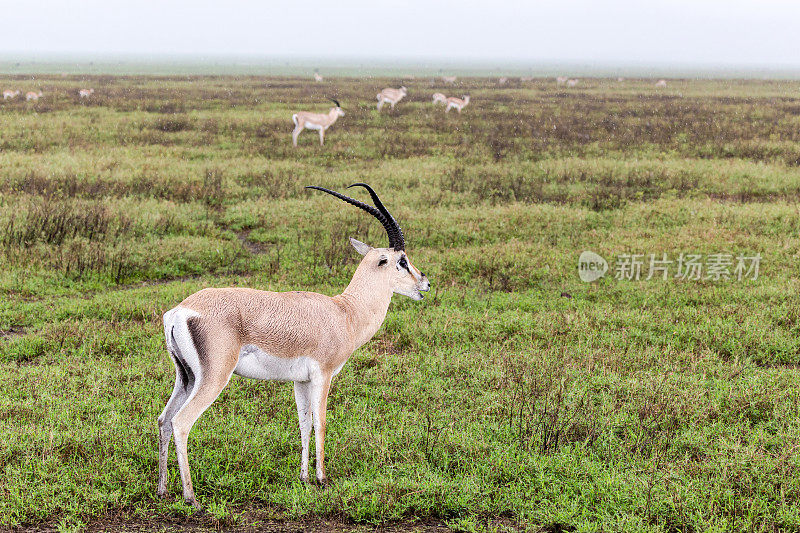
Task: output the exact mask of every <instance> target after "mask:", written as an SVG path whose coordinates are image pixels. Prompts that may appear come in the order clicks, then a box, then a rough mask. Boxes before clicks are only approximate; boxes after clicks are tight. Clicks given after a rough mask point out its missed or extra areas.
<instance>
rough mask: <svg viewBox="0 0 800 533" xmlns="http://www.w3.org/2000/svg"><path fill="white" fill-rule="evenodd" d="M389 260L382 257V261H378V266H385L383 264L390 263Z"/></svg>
mask: <svg viewBox="0 0 800 533" xmlns="http://www.w3.org/2000/svg"><path fill="white" fill-rule="evenodd" d="M388 262H389V260H388V259H386V258H385V257H381V260H380V261H378V266H383V265H385V264H386V263H388Z"/></svg>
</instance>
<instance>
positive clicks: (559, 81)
mask: <svg viewBox="0 0 800 533" xmlns="http://www.w3.org/2000/svg"><path fill="white" fill-rule="evenodd" d="M567 81H569V78H567V77H566V76H559V77H557V78H556V83H557V84H559V85H564V84H565V83H567Z"/></svg>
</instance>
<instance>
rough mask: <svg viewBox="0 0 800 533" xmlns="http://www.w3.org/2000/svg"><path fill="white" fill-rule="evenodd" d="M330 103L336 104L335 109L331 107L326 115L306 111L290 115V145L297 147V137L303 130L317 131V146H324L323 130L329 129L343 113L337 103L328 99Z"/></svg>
mask: <svg viewBox="0 0 800 533" xmlns="http://www.w3.org/2000/svg"><path fill="white" fill-rule="evenodd" d="M330 101H331V102H333V103H334V104H336V107H332V108H331V110H330V111H328V114H327V115H326V114H324V113H309V112H307V111H301V112H299V113H295V114H294V115H292V122H294V131H293V132H292V145H294V146H297V137H298V136H299V135H300V133H301V132H302V131H303V129H307V130H317V131H319V145H320V146H323V145H324V144H325V130H327V129H328V128H330V127H331V126H332V125H333V123H334V122H336V119H338V118H339V117H343V116H344V111H342V106H340V105H339V102H338V101H337V100H334V99H333V98H330Z"/></svg>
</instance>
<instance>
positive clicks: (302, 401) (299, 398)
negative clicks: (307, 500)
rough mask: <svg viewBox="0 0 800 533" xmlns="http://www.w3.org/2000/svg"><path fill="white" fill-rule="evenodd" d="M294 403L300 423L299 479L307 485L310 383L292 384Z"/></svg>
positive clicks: (309, 435) (309, 438)
mask: <svg viewBox="0 0 800 533" xmlns="http://www.w3.org/2000/svg"><path fill="white" fill-rule="evenodd" d="M294 401H295V403H297V418H298V420H299V421H300V444H301V445H302V451H301V452H300V479H301V480H302V481H303V482H305V483H308V449H309V446H310V444H311V423H312V415H311V383H310V382H308V381H305V382H299V381H295V383H294Z"/></svg>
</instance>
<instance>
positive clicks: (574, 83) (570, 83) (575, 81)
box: [567, 78, 579, 87]
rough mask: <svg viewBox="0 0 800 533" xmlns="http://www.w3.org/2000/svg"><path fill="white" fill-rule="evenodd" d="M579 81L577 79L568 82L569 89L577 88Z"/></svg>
mask: <svg viewBox="0 0 800 533" xmlns="http://www.w3.org/2000/svg"><path fill="white" fill-rule="evenodd" d="M578 81H579V80H578V79H577V78H573V79H571V80H567V87H575V86H576V85H578Z"/></svg>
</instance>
